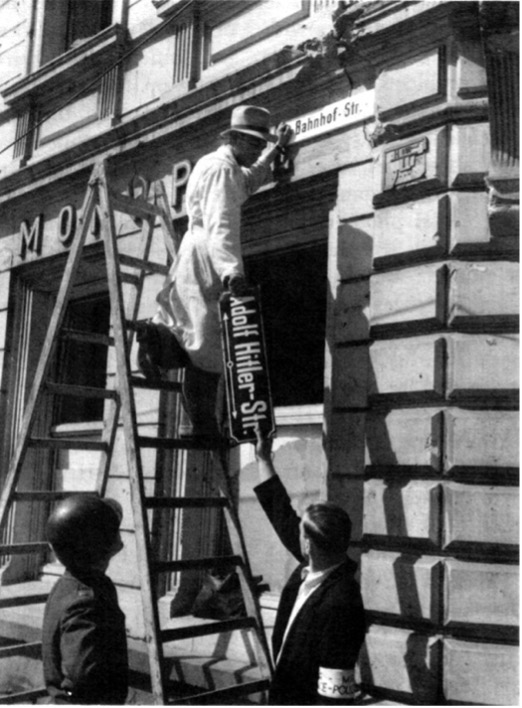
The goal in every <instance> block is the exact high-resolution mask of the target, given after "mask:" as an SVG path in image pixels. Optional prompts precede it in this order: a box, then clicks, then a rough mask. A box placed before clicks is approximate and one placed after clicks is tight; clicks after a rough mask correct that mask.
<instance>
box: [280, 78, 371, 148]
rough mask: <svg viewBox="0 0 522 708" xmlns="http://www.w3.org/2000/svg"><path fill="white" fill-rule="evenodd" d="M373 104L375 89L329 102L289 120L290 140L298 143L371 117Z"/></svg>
mask: <svg viewBox="0 0 522 708" xmlns="http://www.w3.org/2000/svg"><path fill="white" fill-rule="evenodd" d="M374 104H375V91H373V90H371V91H365V92H364V93H361V94H358V95H356V96H352V97H350V98H347V99H344V100H342V101H337V102H336V103H330V104H329V105H328V106H325V107H324V108H321V109H320V110H318V111H314V112H313V113H307V114H305V115H303V116H300V117H299V118H294V119H293V120H289V121H288V125H289V126H290V127H291V128H292V130H293V131H294V135H293V137H292V140H291V142H292V143H298V142H301V141H303V140H307V139H308V138H314V137H315V136H317V135H321V134H322V133H327V132H329V131H331V130H337V129H338V128H344V127H345V126H346V125H351V124H353V123H358V122H359V121H362V120H366V119H367V118H372V117H373V115H374V110H375V106H374Z"/></svg>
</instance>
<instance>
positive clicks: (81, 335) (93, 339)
mask: <svg viewBox="0 0 522 708" xmlns="http://www.w3.org/2000/svg"><path fill="white" fill-rule="evenodd" d="M60 338H61V339H74V340H75V341H77V342H87V343H89V344H103V345H104V346H106V347H112V346H114V337H109V336H107V335H106V334H98V333H96V332H85V331H84V330H81V329H62V331H61V332H60Z"/></svg>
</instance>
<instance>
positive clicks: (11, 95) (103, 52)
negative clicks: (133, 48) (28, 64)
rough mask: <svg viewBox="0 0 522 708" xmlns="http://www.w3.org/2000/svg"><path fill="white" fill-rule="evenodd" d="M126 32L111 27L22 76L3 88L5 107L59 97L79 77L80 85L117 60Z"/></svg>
mask: <svg viewBox="0 0 522 708" xmlns="http://www.w3.org/2000/svg"><path fill="white" fill-rule="evenodd" d="M125 39H126V30H125V29H124V28H123V27H122V26H121V25H118V24H115V25H111V26H110V27H107V28H106V29H104V30H102V31H101V32H99V33H98V34H96V35H94V36H93V37H89V38H88V39H86V40H85V41H84V42H82V43H81V44H80V45H79V46H77V47H74V48H73V49H70V50H69V51H68V52H65V53H64V54H60V56H58V57H56V58H55V59H53V60H52V61H50V62H48V63H47V64H44V66H42V67H40V69H38V70H37V71H35V72H33V73H31V74H28V75H27V76H24V77H23V78H22V79H20V80H19V81H16V82H14V83H12V84H11V85H9V86H8V87H7V88H5V89H4V90H3V91H2V92H1V94H2V97H3V99H4V101H5V102H6V104H7V105H12V106H15V107H17V108H18V107H19V106H21V105H23V104H26V103H29V102H33V101H38V100H40V99H41V98H48V97H49V96H50V95H56V94H59V93H60V92H61V91H63V89H64V88H65V87H66V86H68V85H70V84H72V83H74V84H78V83H79V80H80V77H81V80H82V81H83V82H85V81H88V80H90V79H91V78H92V77H93V76H95V75H96V74H99V72H100V66H101V65H102V64H106V65H107V64H109V63H110V62H111V61H114V60H116V59H117V58H118V57H119V56H120V55H121V53H122V51H123V49H124V47H125Z"/></svg>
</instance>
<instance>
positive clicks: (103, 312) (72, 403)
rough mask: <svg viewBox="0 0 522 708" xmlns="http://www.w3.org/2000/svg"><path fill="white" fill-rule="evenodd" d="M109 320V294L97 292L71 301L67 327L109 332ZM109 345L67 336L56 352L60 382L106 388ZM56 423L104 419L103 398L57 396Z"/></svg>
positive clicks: (98, 332) (102, 332)
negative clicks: (97, 293) (98, 293)
mask: <svg viewBox="0 0 522 708" xmlns="http://www.w3.org/2000/svg"><path fill="white" fill-rule="evenodd" d="M109 322H110V302H109V297H108V295H105V294H104V295H95V296H91V297H87V298H81V299H78V300H72V301H71V302H70V303H69V306H68V308H67V312H66V315H65V327H66V328H67V329H71V330H81V331H82V332H88V333H91V334H92V333H94V334H102V335H107V334H108V332H109ZM106 376H107V346H106V344H101V343H97V342H92V341H81V340H76V339H65V340H63V341H62V342H61V343H60V346H59V347H58V352H57V371H56V374H55V378H56V380H57V381H59V382H60V383H66V384H72V385H77V386H92V387H94V388H105V384H106ZM57 400H58V402H59V405H58V408H57V410H55V411H54V416H53V417H54V424H55V425H59V424H62V423H82V422H90V421H100V420H102V419H103V399H101V398H100V399H97V398H78V397H76V396H63V397H60V398H59V399H57Z"/></svg>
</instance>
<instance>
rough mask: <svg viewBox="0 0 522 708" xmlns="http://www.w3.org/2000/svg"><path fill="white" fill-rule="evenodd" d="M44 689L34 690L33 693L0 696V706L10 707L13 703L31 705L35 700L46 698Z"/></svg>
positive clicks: (22, 692)
mask: <svg viewBox="0 0 522 708" xmlns="http://www.w3.org/2000/svg"><path fill="white" fill-rule="evenodd" d="M47 695H48V693H47V690H46V689H45V688H35V689H34V690H33V691H21V692H20V693H5V694H1V695H0V703H1V704H2V705H11V704H13V703H31V702H33V701H34V700H35V699H36V698H42V696H47Z"/></svg>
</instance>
